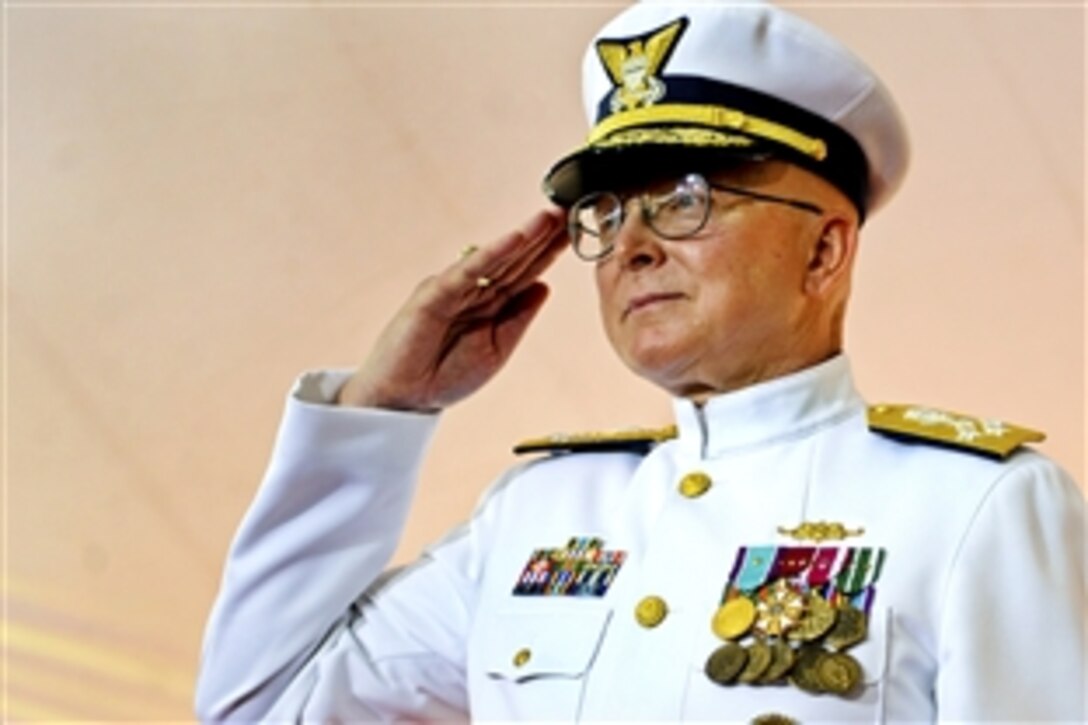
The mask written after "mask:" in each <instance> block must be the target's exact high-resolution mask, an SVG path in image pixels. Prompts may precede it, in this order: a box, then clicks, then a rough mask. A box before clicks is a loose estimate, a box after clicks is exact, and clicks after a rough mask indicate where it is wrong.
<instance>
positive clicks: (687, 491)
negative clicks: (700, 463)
mask: <svg viewBox="0 0 1088 725" xmlns="http://www.w3.org/2000/svg"><path fill="white" fill-rule="evenodd" d="M710 484H711V480H710V476H708V475H706V474H705V473H703V472H702V471H696V472H695V473H689V474H687V475H686V476H684V477H683V478H681V479H680V486H679V489H680V495H681V496H683V497H684V498H699V497H700V496H702V495H703V494H704V493H706V492H707V491H709V490H710Z"/></svg>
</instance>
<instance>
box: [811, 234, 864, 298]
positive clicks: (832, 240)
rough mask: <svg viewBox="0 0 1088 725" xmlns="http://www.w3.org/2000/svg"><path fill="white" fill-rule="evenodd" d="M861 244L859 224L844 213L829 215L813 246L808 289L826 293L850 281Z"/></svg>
mask: <svg viewBox="0 0 1088 725" xmlns="http://www.w3.org/2000/svg"><path fill="white" fill-rule="evenodd" d="M857 246H858V228H857V224H855V223H854V222H853V221H852V220H850V219H848V218H846V217H842V216H832V217H831V218H829V219H827V220H826V221H825V222H824V224H823V226H822V227H821V229H820V235H819V237H818V238H817V239H816V241H815V242H814V243H813V245H812V247H811V249H810V250H809V260H808V270H807V271H806V273H805V292H807V293H808V294H810V295H813V296H817V297H824V296H826V295H827V294H828V293H829V292H830V291H831V290H833V289H835V288H836V287H838V286H839V285H841V284H847V283H849V280H850V269H851V267H852V266H853V264H854V256H855V255H856V253H857Z"/></svg>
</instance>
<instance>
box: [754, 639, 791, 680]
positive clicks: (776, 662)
mask: <svg viewBox="0 0 1088 725" xmlns="http://www.w3.org/2000/svg"><path fill="white" fill-rule="evenodd" d="M796 660H797V654H796V653H795V652H794V651H793V647H790V646H789V645H788V644H786V643H785V642H783V641H782V640H775V641H774V643H772V644H771V664H770V666H768V667H767V671H766V672H764V673H763V676H762V677H760V678H759V684H761V685H769V684H771V683H774V682H778V681H779V680H781V679H782V678H783V677H785V676H786V673H787V672H789V671H790V669H791V668H792V667H793V664H794V662H796Z"/></svg>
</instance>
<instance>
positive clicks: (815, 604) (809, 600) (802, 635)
mask: <svg viewBox="0 0 1088 725" xmlns="http://www.w3.org/2000/svg"><path fill="white" fill-rule="evenodd" d="M837 616H838V613H837V612H836V611H835V608H834V607H833V606H831V604H830V603H829V602H828V601H827V600H826V599H824V598H823V597H821V596H820V595H819V594H817V593H816V592H809V594H808V595H807V596H806V597H805V616H804V618H803V619H802V620H801V621H800V622H799V623H798V625H797V627H795V628H794V629H792V630H790V633H789V638H790V639H792V640H796V641H801V642H812V641H813V640H816V639H819V638H820V637H822V636H824V635H825V634H827V632H828V631H829V630H830V629H831V628H832V627H833V626H834V625H835V619H836V618H837Z"/></svg>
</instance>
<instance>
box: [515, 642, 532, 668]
mask: <svg viewBox="0 0 1088 725" xmlns="http://www.w3.org/2000/svg"><path fill="white" fill-rule="evenodd" d="M532 658H533V652H532V650H530V649H529V648H528V647H522V648H521V649H519V650H518V651H517V652H515V653H514V667H524V666H525V665H526V664H527V663H528V662H529V660H531V659H532Z"/></svg>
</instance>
